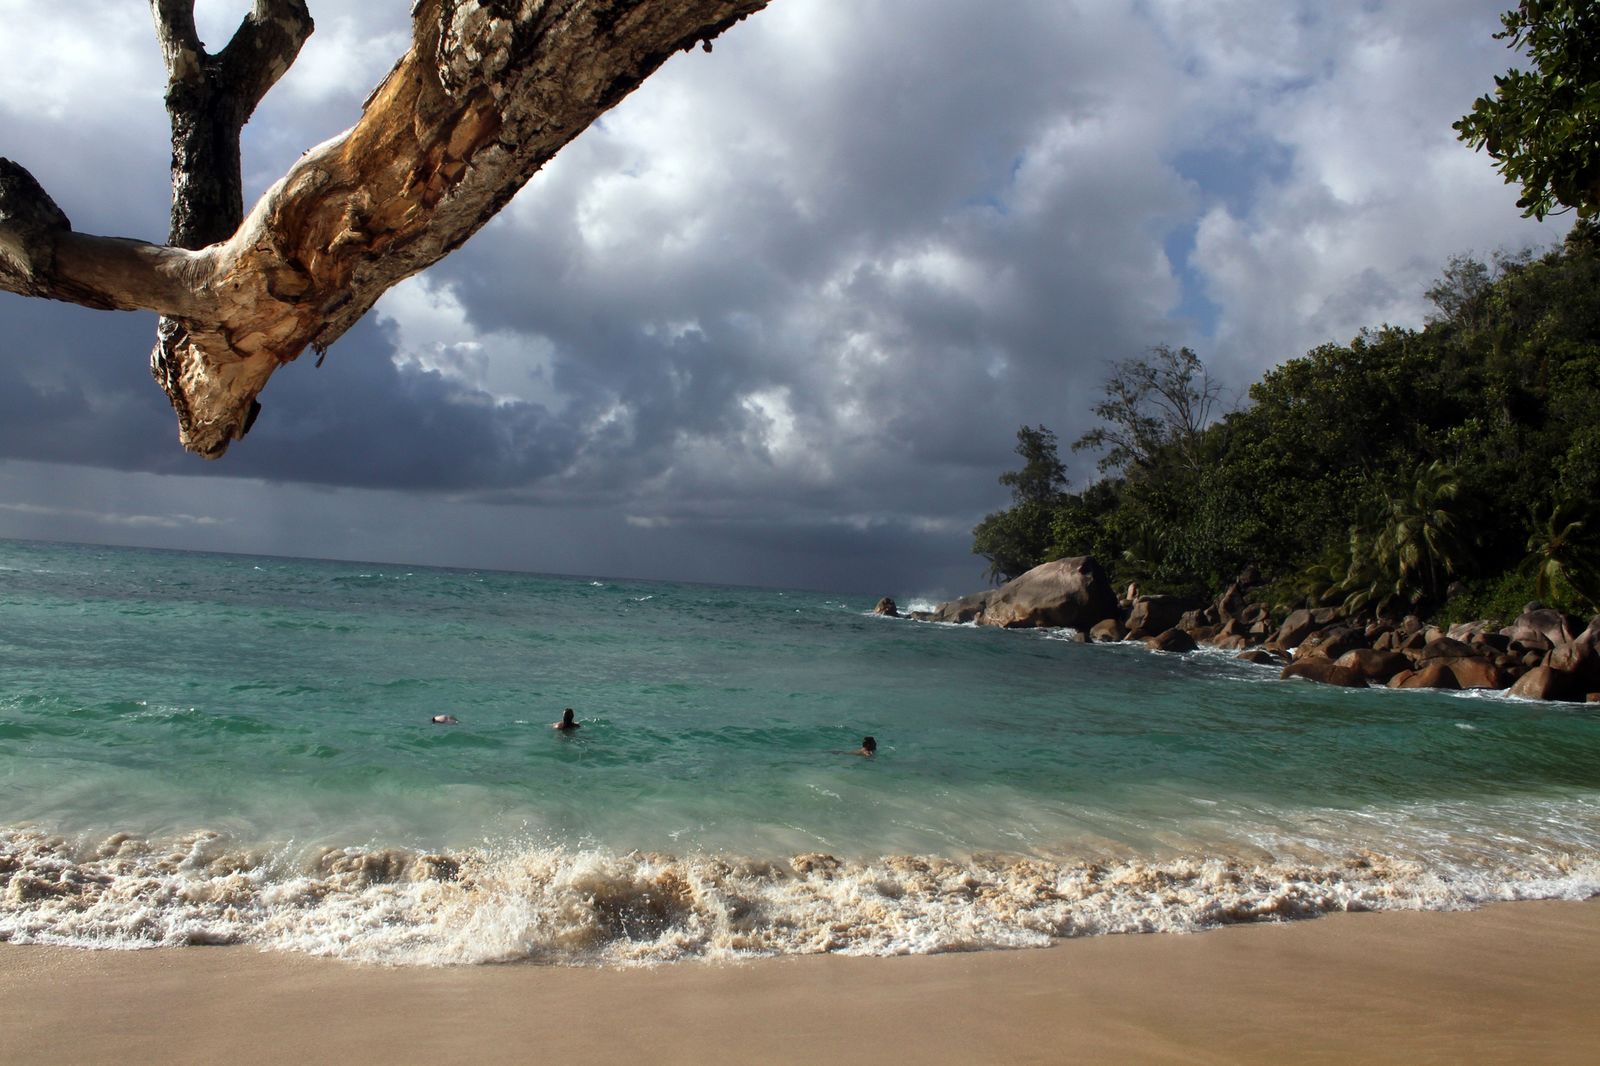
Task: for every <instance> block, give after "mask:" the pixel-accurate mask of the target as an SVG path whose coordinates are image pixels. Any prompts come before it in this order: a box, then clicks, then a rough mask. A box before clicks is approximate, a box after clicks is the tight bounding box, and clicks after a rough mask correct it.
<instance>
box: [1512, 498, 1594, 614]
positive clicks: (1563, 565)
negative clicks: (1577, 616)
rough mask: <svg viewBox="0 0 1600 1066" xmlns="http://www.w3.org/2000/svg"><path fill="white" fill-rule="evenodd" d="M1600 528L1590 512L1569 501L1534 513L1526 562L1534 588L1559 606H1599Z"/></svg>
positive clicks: (1583, 607) (1544, 598)
mask: <svg viewBox="0 0 1600 1066" xmlns="http://www.w3.org/2000/svg"><path fill="white" fill-rule="evenodd" d="M1597 534H1600V528H1597V527H1596V524H1595V521H1594V516H1593V514H1592V513H1589V514H1585V513H1584V512H1583V511H1582V510H1581V509H1580V508H1578V507H1575V506H1573V505H1572V504H1571V503H1568V502H1562V503H1559V504H1553V505H1552V506H1551V507H1550V510H1549V511H1548V513H1546V514H1545V515H1544V516H1543V518H1540V517H1538V516H1537V515H1536V516H1535V519H1534V522H1533V531H1532V532H1531V533H1530V534H1529V535H1528V559H1527V565H1528V566H1531V567H1532V569H1533V573H1534V592H1535V594H1536V595H1537V596H1538V597H1539V598H1540V599H1541V600H1545V601H1547V602H1549V603H1552V604H1555V605H1557V606H1560V607H1565V608H1573V609H1580V610H1593V609H1595V608H1596V607H1597V606H1600V535H1597Z"/></svg>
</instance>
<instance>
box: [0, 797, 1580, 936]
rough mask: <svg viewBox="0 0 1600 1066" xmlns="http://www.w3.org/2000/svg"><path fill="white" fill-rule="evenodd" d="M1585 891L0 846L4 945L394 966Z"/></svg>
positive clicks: (1071, 872)
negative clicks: (319, 958)
mask: <svg viewBox="0 0 1600 1066" xmlns="http://www.w3.org/2000/svg"><path fill="white" fill-rule="evenodd" d="M1596 894H1600V855H1596V854H1594V853H1589V852H1577V853H1549V852H1546V851H1542V850H1537V849H1534V850H1530V851H1529V853H1528V854H1526V855H1524V856H1521V857H1507V858H1505V859H1504V861H1500V862H1497V863H1495V864H1494V865H1493V866H1492V868H1484V869H1452V870H1449V871H1441V870H1439V869H1437V868H1432V867H1430V866H1427V865H1424V864H1422V863H1417V862H1413V861H1408V860H1403V859H1396V858H1390V857H1384V856H1382V855H1377V854H1371V853H1364V852H1353V853H1351V854H1349V855H1346V856H1344V857H1342V858H1339V859H1336V860H1332V861H1322V862H1312V863H1305V862H1297V861H1263V862H1252V861H1248V860H1242V859H1230V858H1219V857H1193V858H1178V859H1171V860H1166V861H1159V862H1156V861H1134V860H1128V861H1118V862H1088V861H1078V862H1056V861H1050V860H1046V859H1039V858H1023V857H1003V856H978V857H972V858H967V859H959V860H958V859H950V858H939V857H932V856H914V855H899V856H892V857H887V858H881V859H874V860H870V861H847V860H841V859H838V858H835V857H833V856H831V855H825V854H805V855H795V856H792V857H788V858H784V859H771V860H766V859H749V858H743V859H741V858H731V857H727V856H715V855H692V856H683V857H678V856H672V855H665V854H659V853H644V852H629V853H626V854H619V853H612V852H607V851H604V850H568V849H563V848H553V847H531V846H530V847H508V848H505V849H499V850H467V851H460V852H453V853H434V852H421V851H409V850H404V849H394V848H366V849H361V848H313V849H298V850H297V849H290V848H278V849H252V848H248V847H241V846H239V845H238V844H236V843H235V842H232V841H230V839H229V838H228V837H226V836H224V835H222V834H218V833H214V832H196V833H191V834H188V835H185V836H181V837H176V838H172V839H169V840H165V841H150V840H144V839H140V838H137V837H133V836H129V835H126V834H116V835H113V836H111V837H108V838H104V839H98V840H68V839H65V838H62V837H59V836H51V835H48V834H46V833H43V832H41V831H38V830H36V829H29V828H22V829H7V830H0V941H11V942H13V943H19V944H25V943H35V944H61V945H75V946H82V947H98V948H145V947H167V946H179V945H189V944H252V945H256V946H259V947H261V948H262V949H265V950H281V951H295V952H304V953H308V954H313V955H323V956H332V957H337V958H342V959H347V960H352V961H360V962H371V963H382V964H390V965H457V964H478V963H496V962H511V961H521V960H527V961H533V962H541V963H552V964H601V965H630V964H648V963H657V962H671V961H676V960H682V959H695V958H701V959H707V958H709V959H727V958H737V957H744V956H754V955H780V954H815V953H822V952H837V953H841V954H850V955H903V954H925V953H936V952H949V951H969V950H978V949H986V948H1015V947H1032V946H1041V945H1044V944H1047V943H1049V942H1050V941H1051V940H1053V939H1055V938H1059V937H1075V936H1093V935H1099V934H1105V933H1133V932H1158V931H1184V932H1187V931H1194V930H1200V929H1205V928H1209V927H1213V926H1219V925H1227V924H1232V923H1238V922H1253V921H1263V920H1266V921H1272V920H1282V919H1289V918H1302V917H1311V916H1315V915H1319V914H1324V913H1328V912H1331V911H1361V910H1393V909H1411V910H1416V909H1461V908H1470V907H1474V906H1477V905H1479V904H1481V903H1485V902H1491V901H1498V900H1515V899H1535V898H1546V899H1548V898H1569V899H1582V898H1587V897H1589V896H1593V895H1596Z"/></svg>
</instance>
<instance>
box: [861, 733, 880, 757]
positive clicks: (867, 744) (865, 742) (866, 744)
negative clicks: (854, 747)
mask: <svg viewBox="0 0 1600 1066" xmlns="http://www.w3.org/2000/svg"><path fill="white" fill-rule="evenodd" d="M861 750H862V751H864V752H866V753H867V754H868V755H871V754H872V753H873V752H875V751H877V750H878V742H877V740H875V739H874V738H872V737H862V738H861Z"/></svg>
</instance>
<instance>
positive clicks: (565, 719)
mask: <svg viewBox="0 0 1600 1066" xmlns="http://www.w3.org/2000/svg"><path fill="white" fill-rule="evenodd" d="M550 728H551V729H559V730H561V731H562V732H563V733H565V732H568V731H569V730H573V729H582V728H583V723H582V722H574V721H573V720H572V708H571V707H568V708H567V709H566V710H565V711H563V712H562V713H561V721H559V722H552V723H551V724H550Z"/></svg>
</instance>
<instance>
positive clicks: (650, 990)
mask: <svg viewBox="0 0 1600 1066" xmlns="http://www.w3.org/2000/svg"><path fill="white" fill-rule="evenodd" d="M1596 1003H1600V900H1591V901H1588V902H1585V903H1570V902H1534V903H1515V904H1501V905H1496V906H1493V907H1489V908H1486V909H1484V910H1481V911H1477V912H1471V913H1437V912H1433V913H1386V914H1341V915H1334V916H1331V917H1327V918H1322V919H1318V920H1315V921H1305V922H1294V923H1288V924H1277V925H1254V926H1240V927H1234V928H1228V929H1221V930H1215V931H1212V932H1207V933H1202V934H1195V935H1167V934H1158V935H1143V936H1118V937H1097V938H1086V939H1081V940H1070V941H1064V942H1061V943H1059V944H1057V945H1056V946H1054V947H1052V948H1048V949H1043V950H1034V951H1011V952H999V951H995V952H983V953H977V954H963V955H941V956H931V957H909V958H887V959H885V958H841V957H801V958H782V959H766V960H756V961H751V962H746V963H741V964H728V965H712V964H702V963H691V964H684V965H679V966H666V967H659V968H655V969H638V970H593V969H569V968H554V967H539V966H532V965H512V966H483V967H472V968H457V969H383V968H374V967H363V966H356V965H351V964H348V963H343V962H337V961H331V960H324V959H316V958H309V957H304V956H293V955H277V954H263V953H261V952H258V951H255V950H252V949H249V948H237V947H230V948H187V949H178V950H158V951H142V952H111V951H100V952H91V951H82V950H72V949H61V948H49V947H30V946H17V945H0V1031H3V1032H4V1040H3V1041H0V1060H3V1061H4V1062H6V1063H23V1062H30V1063H33V1062H74V1063H88V1062H150V1063H154V1062H166V1063H215V1062H230V1063H240V1064H245V1063H277V1062H292V1061H300V1062H340V1063H364V1062H374V1063H398V1062H431V1063H454V1062H461V1063H467V1062H473V1063H484V1062H490V1063H494V1062H545V1061H548V1062H615V1061H625V1060H633V1061H649V1062H651V1063H679V1062H682V1063H690V1062H705V1061H722V1062H797V1063H798V1062H819V1061H820V1062H846V1063H848V1062H863V1063H866V1062H951V1063H957V1062H960V1063H973V1062H1008V1063H1009V1062H1192V1063H1224V1062H1286V1061H1297V1062H1307V1061H1313V1062H1356V1061H1360V1062H1408V1063H1418V1062H1517V1063H1558V1062H1572V1063H1577V1062H1592V1061H1594V1055H1595V1049H1596V1047H1597V1046H1600V1009H1597V1008H1596Z"/></svg>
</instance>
